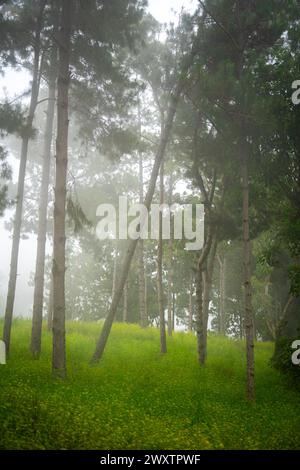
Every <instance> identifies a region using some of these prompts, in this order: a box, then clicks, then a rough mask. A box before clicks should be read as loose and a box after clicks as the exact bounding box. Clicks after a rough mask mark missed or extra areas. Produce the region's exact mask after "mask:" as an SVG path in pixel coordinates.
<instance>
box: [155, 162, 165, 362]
mask: <svg viewBox="0 0 300 470" xmlns="http://www.w3.org/2000/svg"><path fill="white" fill-rule="evenodd" d="M159 183H160V184H159V194H160V204H161V205H162V204H163V203H164V162H163V161H162V163H161V167H160V181H159ZM162 219H163V214H162V211H160V213H159V235H158V248H157V296H158V310H159V330H160V352H161V353H162V354H165V353H166V352H167V339H166V322H165V306H164V291H163V266H162V264H163V239H162Z"/></svg>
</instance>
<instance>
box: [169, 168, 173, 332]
mask: <svg viewBox="0 0 300 470" xmlns="http://www.w3.org/2000/svg"><path fill="white" fill-rule="evenodd" d="M172 176H173V175H172V171H171V173H170V187H169V195H168V204H169V206H171V204H172V193H173V177H172ZM170 235H171V236H170V240H169V246H168V255H169V266H168V335H169V336H172V332H173V320H172V314H173V306H172V302H173V295H172V292H173V277H174V275H173V274H174V273H173V233H172V231H171V234H170Z"/></svg>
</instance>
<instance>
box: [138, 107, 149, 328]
mask: <svg viewBox="0 0 300 470" xmlns="http://www.w3.org/2000/svg"><path fill="white" fill-rule="evenodd" d="M139 125H140V109H139ZM139 193H140V194H139V196H140V204H143V201H144V175H143V157H142V154H141V153H140V154H139ZM138 268H139V307H140V323H141V327H142V328H146V326H147V325H148V318H147V315H146V313H147V312H146V287H145V265H144V241H143V240H142V239H140V240H139V253H138Z"/></svg>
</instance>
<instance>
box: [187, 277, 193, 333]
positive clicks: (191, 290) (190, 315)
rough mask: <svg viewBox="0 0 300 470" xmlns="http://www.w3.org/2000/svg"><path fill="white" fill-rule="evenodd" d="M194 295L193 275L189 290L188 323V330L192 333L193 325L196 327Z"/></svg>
mask: <svg viewBox="0 0 300 470" xmlns="http://www.w3.org/2000/svg"><path fill="white" fill-rule="evenodd" d="M193 293H194V276H193V274H192V273H191V277H190V290H189V322H188V330H189V331H190V332H192V331H193V325H194V318H193V317H194V315H193V309H194V305H193V304H194V303H193Z"/></svg>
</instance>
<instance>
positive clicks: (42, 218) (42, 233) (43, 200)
mask: <svg viewBox="0 0 300 470" xmlns="http://www.w3.org/2000/svg"><path fill="white" fill-rule="evenodd" d="M56 56H57V49H56V46H55V47H53V53H52V59H51V76H50V79H49V96H48V107H47V119H46V129H45V140H44V152H43V170H42V183H41V192H40V205H39V222H38V237H37V254H36V265H35V282H34V297H33V298H34V301H33V316H32V330H31V345H30V350H31V354H32V356H33V358H35V359H37V358H39V356H40V353H41V335H42V322H43V304H44V273H45V251H46V237H47V207H48V192H49V179H50V167H51V144H52V136H53V123H54V111H55V83H56V61H57V57H56Z"/></svg>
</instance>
